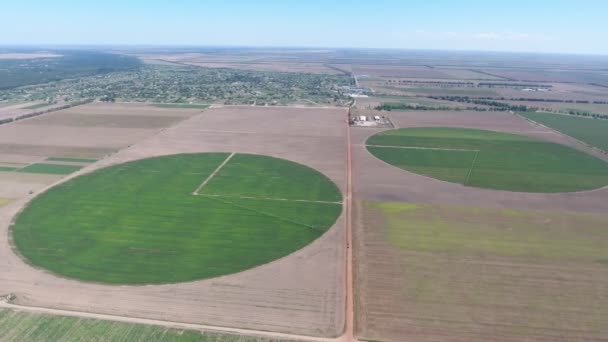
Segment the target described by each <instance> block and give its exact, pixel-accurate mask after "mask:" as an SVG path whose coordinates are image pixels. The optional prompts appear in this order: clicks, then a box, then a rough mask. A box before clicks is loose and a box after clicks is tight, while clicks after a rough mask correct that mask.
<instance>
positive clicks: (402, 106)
mask: <svg viewBox="0 0 608 342" xmlns="http://www.w3.org/2000/svg"><path fill="white" fill-rule="evenodd" d="M374 109H375V110H380V111H383V110H386V111H389V112H390V111H393V110H457V108H456V109H455V108H453V107H449V106H441V107H439V106H438V107H433V106H421V105H415V104H407V103H396V102H388V103H385V102H383V103H382V104H380V105H378V106H376V107H375V108H374Z"/></svg>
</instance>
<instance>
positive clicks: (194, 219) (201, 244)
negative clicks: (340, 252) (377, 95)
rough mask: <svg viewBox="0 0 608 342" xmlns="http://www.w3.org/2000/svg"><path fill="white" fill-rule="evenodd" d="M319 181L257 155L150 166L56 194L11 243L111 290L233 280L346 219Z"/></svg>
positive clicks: (23, 219)
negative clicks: (116, 286) (221, 278)
mask: <svg viewBox="0 0 608 342" xmlns="http://www.w3.org/2000/svg"><path fill="white" fill-rule="evenodd" d="M341 201H342V195H341V193H340V191H339V190H338V188H337V187H336V185H335V184H334V183H333V182H332V181H330V180H329V179H328V178H327V177H325V176H324V175H322V174H321V173H319V172H317V171H315V170H313V169H311V168H309V167H306V166H303V165H300V164H296V163H293V162H290V161H286V160H282V159H276V158H271V157H265V156H258V155H248V154H228V153H204V154H181V155H172V156H166V157H158V158H150V159H143V160H139V161H134V162H130V163H125V164H121V165H117V166H112V167H108V168H105V169H101V170H98V171H96V172H93V173H90V174H86V175H83V176H80V177H77V178H75V179H73V180H70V181H68V182H66V183H63V184H61V185H58V186H56V187H53V188H52V189H50V190H49V191H47V192H45V193H43V194H41V195H40V196H38V197H36V198H35V199H34V200H33V201H32V202H31V203H30V204H29V205H28V206H27V207H26V208H25V209H24V210H23V212H22V213H21V214H20V215H19V216H18V217H17V218H16V221H15V223H14V225H13V226H12V236H13V240H14V242H15V245H16V247H17V249H18V251H19V253H20V254H21V255H22V256H23V257H25V259H27V260H28V261H29V262H30V263H31V264H33V265H35V266H39V267H42V268H45V269H48V270H50V271H52V272H54V273H57V274H59V275H62V276H65V277H69V278H76V279H81V280H86V281H95V282H103V283H113V284H158V283H175V282H183V281H191V280H197V279H204V278H210V277H217V276H221V275H225V274H231V273H235V272H239V271H243V270H246V269H249V268H252V267H254V266H257V265H261V264H265V263H268V262H271V261H273V260H276V259H278V258H281V257H283V256H286V255H288V254H290V253H292V252H294V251H296V250H298V249H300V248H302V247H304V246H306V245H307V244H309V243H311V242H312V241H313V240H315V239H316V238H318V237H319V236H321V235H322V234H323V233H324V232H325V231H327V230H328V229H329V228H330V227H331V226H332V225H333V224H334V223H335V221H336V219H337V218H338V216H339V215H340V214H341V212H342V203H341Z"/></svg>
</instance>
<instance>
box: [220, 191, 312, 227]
mask: <svg viewBox="0 0 608 342" xmlns="http://www.w3.org/2000/svg"><path fill="white" fill-rule="evenodd" d="M210 198H212V199H214V200H216V201H218V202H220V203H224V204H228V205H231V206H234V207H237V208H240V209H244V210H248V211H251V212H254V213H256V214H260V215H264V216H267V217H272V218H275V219H277V220H279V221H284V222H287V223H291V224H295V225H297V226H302V227H305V228H308V229H310V230H314V231H316V232H321V233H323V232H324V231H323V230H320V229H318V228H317V227H315V226H310V225H307V224H306V223H302V222H298V221H294V220H290V219H287V218H284V217H281V216H277V215H273V214H269V213H265V212H263V211H261V210H257V209H253V208H249V207H246V206H244V205H240V204H236V203H232V202H229V201H223V200H221V199H220V198H218V197H210Z"/></svg>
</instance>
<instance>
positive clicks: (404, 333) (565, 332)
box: [362, 203, 608, 342]
mask: <svg viewBox="0 0 608 342" xmlns="http://www.w3.org/2000/svg"><path fill="white" fill-rule="evenodd" d="M364 210H365V220H366V222H367V225H368V228H366V232H365V234H366V236H365V239H366V240H365V241H366V243H367V245H366V246H365V247H364V251H363V252H362V253H364V254H363V255H362V258H365V260H366V262H367V263H369V264H371V265H375V267H369V268H368V269H369V272H370V273H369V274H368V275H367V278H368V281H369V283H367V284H365V285H364V286H366V287H367V288H365V291H366V297H367V298H366V301H367V306H366V312H365V315H368V318H367V320H365V321H366V322H368V324H369V326H368V327H367V329H368V331H367V334H366V335H367V336H366V337H369V339H377V340H381V341H391V340H398V341H406V340H417V338H416V337H417V336H425V337H428V338H427V339H425V340H427V341H435V340H437V341H442V340H444V339H445V336H450V337H451V338H452V339H454V340H458V341H480V342H481V341H484V342H485V341H526V340H534V341H601V340H603V339H604V337H605V336H607V334H608V325H606V316H607V315H608V297H607V296H606V295H605V293H606V289H607V288H608V287H607V286H606V284H608V283H607V281H608V266H607V265H606V263H605V262H606V260H608V229H606V227H607V226H608V215H606V214H585V213H578V212H574V211H571V212H568V211H566V212H564V211H561V212H552V211H549V212H545V211H525V210H512V209H484V208H476V207H459V206H448V205H422V204H409V203H366V204H365V209H364ZM386 296H390V298H391V304H390V305H387V304H386V303H385V302H382V299H381V298H386ZM380 322H381V323H380ZM389 336H398V337H399V338H388V337H389ZM410 336H412V337H411V338H409V337H410ZM429 336H437V338H431V337H429Z"/></svg>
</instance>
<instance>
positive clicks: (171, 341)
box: [0, 309, 279, 342]
mask: <svg viewBox="0 0 608 342" xmlns="http://www.w3.org/2000/svg"><path fill="white" fill-rule="evenodd" d="M0 340H2V341H20V342H41V341H54V342H72V341H99V342H101V341H112V342H272V341H279V340H270V339H258V338H254V337H244V336H232V335H219V334H213V333H201V332H197V331H184V330H178V329H169V328H163V327H157V326H148V325H141V324H128V323H120V322H110V321H102V320H94V319H85V318H76V317H62V316H51V315H43V314H37V313H28V312H19V311H13V310H6V309H4V310H0Z"/></svg>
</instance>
